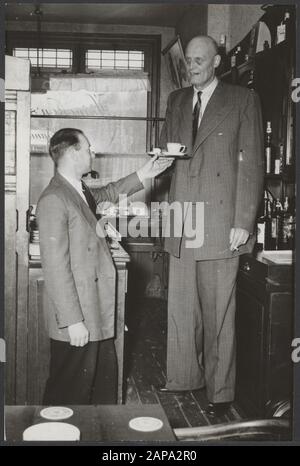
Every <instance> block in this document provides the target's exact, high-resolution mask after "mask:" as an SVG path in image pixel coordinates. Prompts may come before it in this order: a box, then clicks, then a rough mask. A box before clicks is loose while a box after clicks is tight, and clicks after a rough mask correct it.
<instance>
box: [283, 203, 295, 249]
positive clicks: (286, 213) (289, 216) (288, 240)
mask: <svg viewBox="0 0 300 466" xmlns="http://www.w3.org/2000/svg"><path fill="white" fill-rule="evenodd" d="M294 236H295V216H294V214H293V211H292V208H291V203H290V201H289V198H288V196H286V197H285V199H284V204H283V215H282V244H281V249H293V247H294Z"/></svg>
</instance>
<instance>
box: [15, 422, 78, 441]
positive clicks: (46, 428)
mask: <svg viewBox="0 0 300 466" xmlns="http://www.w3.org/2000/svg"><path fill="white" fill-rule="evenodd" d="M23 440H27V441H36V440H40V441H53V440H64V441H77V440H80V430H79V429H78V428H77V427H76V426H73V425H72V424H67V423H65V422H42V423H40V424H34V425H33V426H30V427H28V428H27V429H26V430H24V432H23Z"/></svg>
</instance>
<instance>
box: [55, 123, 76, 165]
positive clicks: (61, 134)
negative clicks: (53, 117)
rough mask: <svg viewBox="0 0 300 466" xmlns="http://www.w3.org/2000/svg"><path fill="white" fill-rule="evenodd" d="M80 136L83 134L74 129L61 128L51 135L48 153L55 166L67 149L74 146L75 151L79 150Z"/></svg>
mask: <svg viewBox="0 0 300 466" xmlns="http://www.w3.org/2000/svg"><path fill="white" fill-rule="evenodd" d="M80 135H84V133H83V132H82V131H81V130H80V129H76V128H63V129H60V130H59V131H57V132H56V133H54V134H53V136H52V138H51V139H50V144H49V153H50V155H51V157H52V159H53V161H54V163H55V164H57V163H58V160H59V159H60V158H61V157H62V156H63V154H64V153H65V151H66V149H68V148H69V147H71V146H75V148H76V149H80V140H79V136H80Z"/></svg>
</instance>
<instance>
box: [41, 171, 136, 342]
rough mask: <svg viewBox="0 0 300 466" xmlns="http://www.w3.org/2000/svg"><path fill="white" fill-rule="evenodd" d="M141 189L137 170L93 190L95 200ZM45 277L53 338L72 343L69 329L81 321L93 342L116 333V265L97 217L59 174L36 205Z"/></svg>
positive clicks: (113, 199)
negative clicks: (99, 232)
mask: <svg viewBox="0 0 300 466" xmlns="http://www.w3.org/2000/svg"><path fill="white" fill-rule="evenodd" d="M142 188H143V185H142V183H141V182H140V180H139V178H138V176H137V175H136V173H134V174H131V175H129V176H127V177H125V178H123V179H121V180H119V181H117V182H115V183H110V184H108V185H107V186H105V187H103V188H101V189H98V190H93V194H94V197H95V200H96V202H97V203H99V202H102V201H106V200H108V201H110V202H116V201H117V199H118V195H119V193H124V194H128V195H130V194H133V193H134V192H136V191H138V190H140V189H142ZM37 220H38V226H39V232H40V248H41V260H42V267H43V273H44V279H45V286H44V314H45V322H46V327H47V330H48V334H49V337H50V338H53V339H55V340H61V341H69V334H68V330H67V327H68V326H69V325H72V324H74V323H77V322H80V321H83V322H84V324H85V325H86V327H87V329H88V330H89V340H90V341H100V340H105V339H107V338H112V337H113V336H114V332H115V267H114V264H113V261H112V258H111V253H110V251H109V248H108V245H107V242H106V239H105V238H101V237H99V236H98V235H97V232H96V224H97V220H96V218H95V216H94V214H93V213H92V211H91V210H90V208H89V206H88V205H87V204H86V203H85V201H84V200H83V199H82V198H81V196H80V195H79V193H78V192H77V191H76V190H75V189H74V188H73V186H72V185H71V184H70V183H68V181H67V180H66V179H65V178H64V177H63V176H61V175H60V174H59V173H57V174H56V175H55V176H54V177H53V178H52V180H51V181H50V184H49V185H48V187H47V188H46V189H45V190H44V192H43V193H42V195H41V197H40V199H39V202H38V206H37Z"/></svg>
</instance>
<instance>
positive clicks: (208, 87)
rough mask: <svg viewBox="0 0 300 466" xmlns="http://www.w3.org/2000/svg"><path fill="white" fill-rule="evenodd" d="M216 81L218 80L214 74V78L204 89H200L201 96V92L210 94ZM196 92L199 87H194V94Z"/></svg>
mask: <svg viewBox="0 0 300 466" xmlns="http://www.w3.org/2000/svg"><path fill="white" fill-rule="evenodd" d="M218 82H219V81H218V79H217V78H216V76H215V77H214V79H213V80H212V82H211V83H210V84H209V85H208V86H206V87H205V88H204V89H202V96H203V94H205V95H206V96H210V95H212V93H213V92H214V90H215V88H216V87H217V85H218ZM198 92H199V89H196V88H195V87H194V95H196V94H197V93H198Z"/></svg>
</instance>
